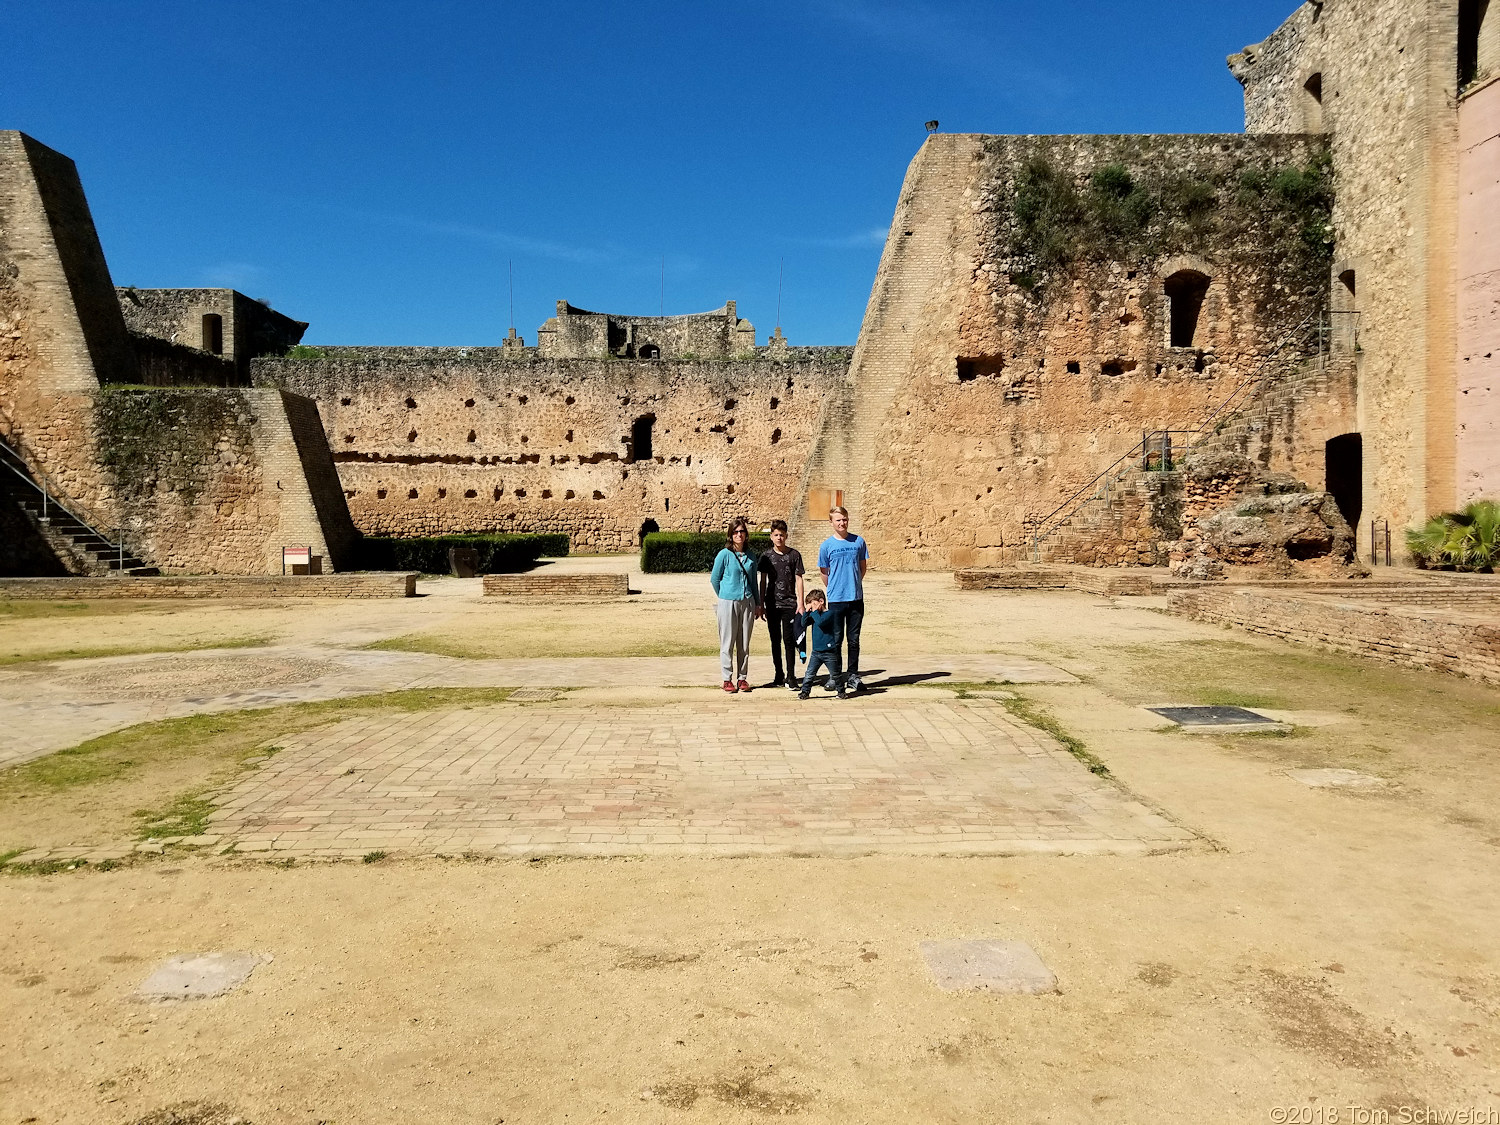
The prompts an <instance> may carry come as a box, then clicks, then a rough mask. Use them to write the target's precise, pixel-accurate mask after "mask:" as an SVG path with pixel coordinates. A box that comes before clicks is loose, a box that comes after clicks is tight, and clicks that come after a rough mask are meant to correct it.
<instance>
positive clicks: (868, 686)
mask: <svg viewBox="0 0 1500 1125" xmlns="http://www.w3.org/2000/svg"><path fill="white" fill-rule="evenodd" d="M884 674H885V669H884V668H871V669H870V670H869V671H867V672H864V671H862V672H860V674H859V678H860V682H861V683H862V684H863V685H864V686H863V690H862V692H861V694H864V695H880V694H882V693H883V692H884V691H886V689H888V688H893V687H907V686H909V685H911V684H920V683H925V682H926V681H928V680H940V679H942V678H944V677H945V676H951V675H953V673H952V672H908V673H907V674H906V675H904V676H887V677H886V678H885V679H883V680H879V681H877V682H876V683H873V684H872V683H870V682H869V680H870V678H871V677H873V676H880V675H884Z"/></svg>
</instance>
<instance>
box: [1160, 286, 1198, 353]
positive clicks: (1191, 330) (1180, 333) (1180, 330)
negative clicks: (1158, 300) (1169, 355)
mask: <svg viewBox="0 0 1500 1125" xmlns="http://www.w3.org/2000/svg"><path fill="white" fill-rule="evenodd" d="M1166 292H1167V304H1168V306H1170V310H1171V320H1172V323H1171V329H1170V332H1171V335H1170V337H1169V343H1170V345H1171V346H1172V347H1174V348H1191V347H1195V346H1196V344H1195V341H1196V339H1197V336H1198V318H1199V316H1200V315H1201V314H1202V312H1203V299H1204V297H1206V296H1207V295H1208V278H1207V276H1205V275H1204V274H1201V273H1199V272H1198V271H1197V270H1178V271H1177V272H1176V273H1174V274H1173V275H1172V276H1171V277H1169V278H1167V280H1166Z"/></svg>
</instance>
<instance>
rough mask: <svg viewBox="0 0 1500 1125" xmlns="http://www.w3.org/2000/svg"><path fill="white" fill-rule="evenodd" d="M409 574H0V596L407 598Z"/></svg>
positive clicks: (412, 587)
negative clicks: (138, 576) (6, 576)
mask: <svg viewBox="0 0 1500 1125" xmlns="http://www.w3.org/2000/svg"><path fill="white" fill-rule="evenodd" d="M416 593H417V576H416V574H415V573H411V574H400V573H379V574H326V575H290V574H289V575H286V576H284V577H283V576H281V575H267V576H261V575H230V574H203V575H192V576H178V577H164V578H0V601H21V600H29V601H73V600H92V599H96V598H411V597H415V596H416Z"/></svg>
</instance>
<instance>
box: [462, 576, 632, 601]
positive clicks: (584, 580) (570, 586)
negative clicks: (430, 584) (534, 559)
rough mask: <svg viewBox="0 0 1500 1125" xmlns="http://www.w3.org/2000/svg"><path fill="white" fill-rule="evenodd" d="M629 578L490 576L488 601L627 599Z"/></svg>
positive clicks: (486, 585)
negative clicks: (514, 599) (513, 599)
mask: <svg viewBox="0 0 1500 1125" xmlns="http://www.w3.org/2000/svg"><path fill="white" fill-rule="evenodd" d="M629 593H630V577H629V575H626V574H545V573H543V574H486V575H485V576H484V596H485V597H487V598H623V597H626V596H627V595H628V594H629Z"/></svg>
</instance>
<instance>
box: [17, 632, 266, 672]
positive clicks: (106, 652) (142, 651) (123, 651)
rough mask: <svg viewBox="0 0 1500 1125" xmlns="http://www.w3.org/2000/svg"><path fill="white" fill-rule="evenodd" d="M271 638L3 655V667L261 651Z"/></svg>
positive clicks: (65, 649) (56, 650) (68, 649)
mask: <svg viewBox="0 0 1500 1125" xmlns="http://www.w3.org/2000/svg"><path fill="white" fill-rule="evenodd" d="M272 641H273V638H271V637H237V638H233V639H231V640H212V641H191V642H188V643H186V644H178V645H118V646H115V647H105V646H100V647H97V648H61V649H51V650H48V651H45V652H7V653H0V667H3V666H7V665H15V664H48V663H51V662H53V661H58V660H92V659H95V658H96V657H100V656H144V655H147V654H150V653H160V652H202V651H204V650H206V649H216V648H261V647H262V646H264V645H268V644H271V643H272Z"/></svg>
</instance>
